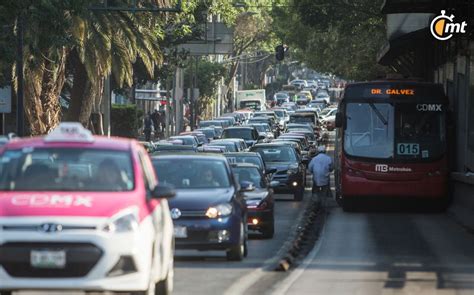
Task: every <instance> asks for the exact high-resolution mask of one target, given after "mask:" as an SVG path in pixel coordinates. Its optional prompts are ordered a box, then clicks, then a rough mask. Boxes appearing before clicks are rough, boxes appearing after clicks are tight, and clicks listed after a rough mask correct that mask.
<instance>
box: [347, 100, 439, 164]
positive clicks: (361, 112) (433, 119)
mask: <svg viewBox="0 0 474 295" xmlns="http://www.w3.org/2000/svg"><path fill="white" fill-rule="evenodd" d="M417 106H418V104H415V103H398V104H390V103H348V104H347V108H346V117H347V126H346V129H345V132H344V150H345V152H346V153H347V154H348V155H351V156H356V157H364V158H375V159H393V158H395V159H403V160H406V159H414V160H415V159H428V158H436V157H439V156H441V155H442V154H443V153H444V149H445V148H444V146H445V141H446V138H445V137H446V136H445V131H444V130H445V128H444V122H445V120H444V118H445V115H444V112H443V111H439V112H435V111H426V112H423V111H418V109H419V108H418V109H417Z"/></svg>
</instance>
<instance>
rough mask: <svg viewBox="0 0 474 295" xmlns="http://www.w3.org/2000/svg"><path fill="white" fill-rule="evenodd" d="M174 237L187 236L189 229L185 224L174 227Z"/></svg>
mask: <svg viewBox="0 0 474 295" xmlns="http://www.w3.org/2000/svg"><path fill="white" fill-rule="evenodd" d="M174 237H175V238H187V237H188V230H187V228H186V227H185V226H175V227H174Z"/></svg>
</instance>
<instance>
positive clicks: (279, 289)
mask: <svg viewBox="0 0 474 295" xmlns="http://www.w3.org/2000/svg"><path fill="white" fill-rule="evenodd" d="M325 233H326V225H325V222H324V223H323V229H322V230H321V236H320V238H319V239H318V241H317V242H316V246H315V247H314V248H313V250H311V252H310V253H309V255H308V256H306V258H305V259H304V260H303V263H302V264H301V266H298V267H297V268H296V269H295V270H293V271H292V272H291V274H290V275H289V276H288V277H287V278H286V279H284V280H283V281H281V282H280V283H278V284H276V285H275V287H274V288H273V292H272V295H284V294H286V292H288V289H290V287H291V286H292V285H293V284H294V283H295V282H296V280H298V279H299V277H300V276H301V275H303V273H304V271H305V270H306V269H307V268H308V266H309V265H310V264H311V262H312V261H313V260H314V258H315V257H316V255H317V254H318V253H319V250H320V249H321V245H322V244H323V242H324V236H325Z"/></svg>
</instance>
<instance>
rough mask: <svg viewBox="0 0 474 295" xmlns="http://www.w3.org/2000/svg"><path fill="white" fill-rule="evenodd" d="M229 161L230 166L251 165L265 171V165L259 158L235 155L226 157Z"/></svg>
mask: <svg viewBox="0 0 474 295" xmlns="http://www.w3.org/2000/svg"><path fill="white" fill-rule="evenodd" d="M226 157H227V161H228V162H229V163H230V164H236V163H250V164H254V165H255V166H257V167H260V168H262V169H263V163H262V160H261V159H260V158H259V157H257V156H234V155H226Z"/></svg>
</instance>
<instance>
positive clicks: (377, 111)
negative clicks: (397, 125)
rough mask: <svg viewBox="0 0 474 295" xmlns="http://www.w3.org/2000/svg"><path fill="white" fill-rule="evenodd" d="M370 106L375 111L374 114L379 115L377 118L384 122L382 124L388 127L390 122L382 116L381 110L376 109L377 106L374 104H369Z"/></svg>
mask: <svg viewBox="0 0 474 295" xmlns="http://www.w3.org/2000/svg"><path fill="white" fill-rule="evenodd" d="M369 106H370V107H371V108H372V110H373V111H374V113H375V114H376V115H377V117H379V119H380V121H382V123H383V124H384V125H385V126H387V125H388V121H387V119H385V117H384V116H383V115H382V113H381V112H380V111H379V109H377V107H375V105H374V104H373V103H369Z"/></svg>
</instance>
